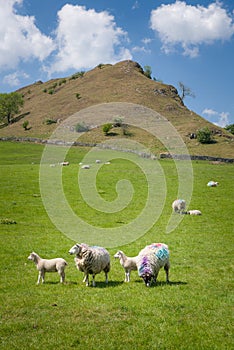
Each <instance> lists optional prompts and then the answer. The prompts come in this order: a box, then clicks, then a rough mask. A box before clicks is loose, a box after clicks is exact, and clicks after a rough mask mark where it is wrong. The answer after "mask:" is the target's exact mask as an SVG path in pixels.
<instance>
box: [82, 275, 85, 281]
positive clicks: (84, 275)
mask: <svg viewBox="0 0 234 350" xmlns="http://www.w3.org/2000/svg"><path fill="white" fill-rule="evenodd" d="M82 282H83V283H85V282H86V274H84V278H83V281H82Z"/></svg>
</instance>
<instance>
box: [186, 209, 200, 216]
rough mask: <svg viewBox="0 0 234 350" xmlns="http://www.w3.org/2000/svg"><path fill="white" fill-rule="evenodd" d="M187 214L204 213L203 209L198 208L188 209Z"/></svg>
mask: <svg viewBox="0 0 234 350" xmlns="http://www.w3.org/2000/svg"><path fill="white" fill-rule="evenodd" d="M186 214H188V215H202V213H201V211H200V210H197V209H193V210H188V211H186Z"/></svg>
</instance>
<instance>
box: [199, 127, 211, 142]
mask: <svg viewBox="0 0 234 350" xmlns="http://www.w3.org/2000/svg"><path fill="white" fill-rule="evenodd" d="M197 140H198V141H199V142H200V143H211V141H212V138H211V131H210V129H209V128H208V127H205V128H202V129H199V130H198V132H197Z"/></svg>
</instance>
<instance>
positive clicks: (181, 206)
mask: <svg viewBox="0 0 234 350" xmlns="http://www.w3.org/2000/svg"><path fill="white" fill-rule="evenodd" d="M185 208H186V202H185V200H184V199H176V200H175V201H174V202H173V203H172V209H173V211H174V212H175V213H179V214H183V213H184V210H185Z"/></svg>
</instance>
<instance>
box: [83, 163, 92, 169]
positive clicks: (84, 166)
mask: <svg viewBox="0 0 234 350" xmlns="http://www.w3.org/2000/svg"><path fill="white" fill-rule="evenodd" d="M81 169H90V165H88V164H85V165H82V167H81Z"/></svg>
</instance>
